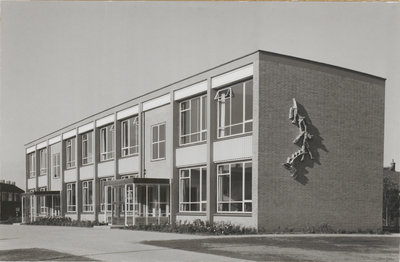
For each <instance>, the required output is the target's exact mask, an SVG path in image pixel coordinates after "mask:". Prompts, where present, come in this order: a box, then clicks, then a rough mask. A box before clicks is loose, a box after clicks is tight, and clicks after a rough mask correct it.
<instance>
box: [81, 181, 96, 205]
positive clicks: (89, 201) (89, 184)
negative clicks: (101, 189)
mask: <svg viewBox="0 0 400 262" xmlns="http://www.w3.org/2000/svg"><path fill="white" fill-rule="evenodd" d="M82 207H83V211H93V180H90V181H83V182H82Z"/></svg>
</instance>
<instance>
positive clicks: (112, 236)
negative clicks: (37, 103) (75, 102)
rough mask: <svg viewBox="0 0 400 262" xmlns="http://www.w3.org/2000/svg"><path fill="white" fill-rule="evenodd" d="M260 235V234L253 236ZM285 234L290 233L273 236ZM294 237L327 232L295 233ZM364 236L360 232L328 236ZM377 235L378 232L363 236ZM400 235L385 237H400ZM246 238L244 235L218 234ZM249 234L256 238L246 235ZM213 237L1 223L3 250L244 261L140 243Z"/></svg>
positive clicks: (111, 258) (109, 257)
mask: <svg viewBox="0 0 400 262" xmlns="http://www.w3.org/2000/svg"><path fill="white" fill-rule="evenodd" d="M253 236H254V237H260V235H253ZM273 236H274V237H284V236H288V235H273ZM290 236H291V237H297V236H298V237H300V236H307V237H314V236H319V237H320V236H324V235H313V234H307V235H303V234H295V235H293V234H291V235H290ZM326 236H327V237H328V236H329V237H334V236H342V237H343V236H348V237H353V236H360V235H326ZM362 236H364V237H365V236H375V237H376V236H377V235H362ZM399 236H400V235H399V234H393V235H382V237H399ZM219 237H242V236H217V237H216V238H219ZM246 237H252V236H251V235H246ZM201 238H209V236H208V237H207V236H196V235H180V234H170V233H157V232H144V231H130V230H119V229H101V228H78V227H57V226H11V225H0V240H1V241H0V250H7V249H17V248H21V249H24V248H46V249H50V250H55V251H58V252H63V253H69V254H73V255H76V256H85V257H87V258H91V259H96V260H102V261H241V260H235V259H233V258H228V257H223V256H216V255H209V254H203V253H196V252H189V251H182V250H176V249H167V248H160V247H156V246H150V245H144V244H140V242H142V241H145V240H175V239H201Z"/></svg>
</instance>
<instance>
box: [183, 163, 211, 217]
mask: <svg viewBox="0 0 400 262" xmlns="http://www.w3.org/2000/svg"><path fill="white" fill-rule="evenodd" d="M179 179H180V183H179V211H181V212H182V211H183V212H186V211H206V210H207V209H206V203H207V170H206V167H196V168H188V169H181V170H180V177H179Z"/></svg>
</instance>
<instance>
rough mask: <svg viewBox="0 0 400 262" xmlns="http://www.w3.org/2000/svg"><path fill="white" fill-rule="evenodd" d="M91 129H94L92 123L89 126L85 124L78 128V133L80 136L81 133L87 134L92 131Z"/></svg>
mask: <svg viewBox="0 0 400 262" xmlns="http://www.w3.org/2000/svg"><path fill="white" fill-rule="evenodd" d="M93 128H94V124H93V122H92V123H89V124H86V125H84V126H81V127H79V128H78V133H79V134H82V133H85V132H87V131H89V130H93Z"/></svg>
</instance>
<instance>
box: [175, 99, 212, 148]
mask: <svg viewBox="0 0 400 262" xmlns="http://www.w3.org/2000/svg"><path fill="white" fill-rule="evenodd" d="M197 98H200V99H199V103H200V117H199V122H198V124H199V126H200V131H197V132H191V130H192V119H191V111H192V100H194V99H197ZM203 100H205V108H203ZM183 103H188V104H189V106H188V108H186V109H182V104H183ZM203 111H204V113H203ZM184 112H189V130H190V131H189V133H188V134H185V135H183V134H182V125H183V121H182V113H184ZM203 114H205V119H204V120H205V122H204V123H203ZM197 134H199V136H200V139H199V140H198V141H195V142H192V141H191V137H192V135H197ZM203 136H204V139H203ZM184 137H189V141H190V142H187V143H183V142H182V139H183V138H184ZM206 140H207V95H202V96H196V97H192V98H190V99H187V100H185V101H182V102H180V103H179V145H189V144H196V143H200V142H203V141H206Z"/></svg>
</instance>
